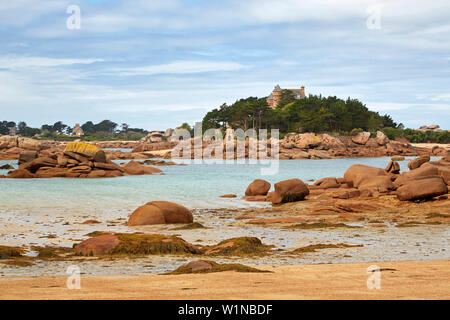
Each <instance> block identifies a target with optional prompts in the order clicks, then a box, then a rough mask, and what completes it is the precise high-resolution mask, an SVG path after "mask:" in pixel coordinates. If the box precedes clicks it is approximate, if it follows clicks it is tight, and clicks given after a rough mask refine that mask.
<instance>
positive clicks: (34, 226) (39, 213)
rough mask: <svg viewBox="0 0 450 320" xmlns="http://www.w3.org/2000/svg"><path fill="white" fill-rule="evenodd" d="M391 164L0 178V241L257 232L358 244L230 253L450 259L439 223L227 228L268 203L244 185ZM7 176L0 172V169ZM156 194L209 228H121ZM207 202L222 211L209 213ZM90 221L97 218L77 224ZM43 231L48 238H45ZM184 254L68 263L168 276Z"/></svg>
mask: <svg viewBox="0 0 450 320" xmlns="http://www.w3.org/2000/svg"><path fill="white" fill-rule="evenodd" d="M389 160H390V159H389V158H387V157H385V158H352V159H332V160H285V161H280V162H279V166H280V167H279V172H278V173H277V174H276V175H273V176H264V175H261V171H260V169H261V166H262V165H254V164H248V163H247V164H236V163H234V164H230V163H228V164H190V165H187V166H167V167H166V166H163V167H159V168H160V169H162V170H163V171H164V173H165V174H164V175H151V176H129V177H119V178H111V179H64V178H54V179H0V244H3V245H15V246H21V245H25V246H27V247H28V246H30V245H41V246H45V245H48V246H72V245H73V244H74V243H78V242H80V241H82V240H84V239H86V236H85V235H86V234H87V233H89V232H92V231H96V230H108V231H116V232H136V231H142V232H148V233H164V234H178V235H180V236H181V237H182V238H184V239H185V240H187V241H189V242H192V243H194V244H215V243H217V242H219V241H220V240H223V239H227V238H232V237H238V236H255V237H259V238H260V239H262V241H263V242H265V243H267V244H273V245H275V246H276V247H277V248H279V249H291V248H295V247H299V246H303V245H308V244H313V243H341V242H344V243H352V244H364V247H362V248H349V249H345V250H341V249H328V250H321V251H320V252H318V253H311V254H305V255H301V256H296V257H295V256H294V257H292V256H288V255H284V256H283V255H281V256H280V255H275V256H268V257H264V258H247V259H237V261H239V262H240V263H245V264H248V265H279V264H301V263H338V262H357V261H359V262H362V261H367V262H370V261H390V260H391V261H393V260H433V259H449V258H450V255H449V251H448V248H449V247H450V243H449V236H448V234H449V230H448V227H447V226H446V225H442V226H419V227H411V228H396V227H394V226H392V225H389V224H386V226H385V227H380V228H367V227H364V228H359V229H332V230H283V229H276V228H275V229H274V228H265V227H257V226H251V225H245V226H236V225H230V222H233V221H234V219H233V217H234V216H236V215H238V214H239V212H238V211H239V210H237V211H236V210H235V209H236V208H245V207H250V206H252V207H263V206H267V205H268V204H267V203H255V202H246V201H243V200H240V199H239V198H240V197H241V196H243V195H244V192H245V188H246V187H247V185H248V184H249V183H250V182H251V181H253V180H254V179H256V178H262V179H265V180H268V181H269V182H271V183H272V184H273V183H275V182H277V181H280V180H284V179H290V178H300V179H302V180H304V181H307V180H310V179H314V180H317V179H320V178H323V177H329V176H334V177H341V176H343V174H344V172H345V170H347V168H348V167H349V166H351V165H352V164H355V163H360V164H366V165H371V166H377V167H380V168H384V167H386V165H387V164H388V162H389ZM6 163H10V164H13V165H15V164H16V161H0V165H3V164H6ZM400 165H401V168H402V170H406V167H407V161H402V162H400ZM264 166H265V167H267V165H264ZM6 172H7V171H4V170H3V171H0V174H5V173H6ZM228 193H235V194H237V195H238V198H235V199H222V198H219V196H220V195H223V194H228ZM154 200H167V201H173V202H176V203H180V204H183V205H185V206H187V207H189V208H191V209H194V216H195V220H196V221H198V222H200V223H202V224H203V225H205V226H207V227H210V228H211V229H201V230H186V231H173V230H171V229H172V228H173V226H146V227H127V226H125V224H124V223H125V221H126V218H127V216H128V215H129V214H130V213H131V212H132V211H133V210H134V209H135V208H137V207H138V206H140V205H142V204H144V203H146V202H149V201H154ZM214 208H228V209H226V210H225V211H220V213H217V211H216V212H215V211H214V210H213V209H214ZM227 210H230V211H229V212H227ZM88 219H95V220H98V221H100V222H101V223H100V224H98V225H83V224H81V223H82V222H83V221H85V220H88ZM48 235H52V236H55V237H54V238H53V237H52V238H48V237H47V236H48ZM199 240H201V242H199ZM29 254H30V255H33V254H34V253H33V252H30V253H29ZM192 259H194V258H186V257H176V256H174V257H170V256H163V257H155V256H150V257H148V258H143V259H132V260H130V259H125V260H124V259H121V260H120V259H119V260H111V261H110V260H108V261H83V262H76V264H78V265H80V267H81V269H82V272H84V273H93V274H122V273H141V272H166V271H169V270H173V269H175V268H176V267H177V266H179V265H180V264H183V263H186V262H187V261H190V260H192ZM214 260H215V261H218V262H220V261H222V260H221V259H214ZM231 260H233V259H231ZM223 261H225V260H223ZM226 261H228V262H229V261H230V259H227V260H226ZM71 264H74V262H73V261H65V262H45V261H41V262H39V263H37V264H35V265H34V266H32V267H12V266H8V267H7V266H4V265H2V264H0V268H1V270H0V274H1V275H25V274H27V275H31V274H32V275H42V274H64V273H65V270H66V268H67V266H68V265H71Z"/></svg>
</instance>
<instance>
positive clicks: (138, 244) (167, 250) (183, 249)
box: [108, 233, 201, 255]
mask: <svg viewBox="0 0 450 320" xmlns="http://www.w3.org/2000/svg"><path fill="white" fill-rule="evenodd" d="M116 235H117V237H118V239H119V241H120V243H119V244H118V245H117V246H116V247H115V248H113V249H111V250H110V251H109V252H108V254H109V255H121V254H125V255H149V254H151V255H153V254H200V253H201V252H200V250H199V249H198V248H197V247H195V246H194V245H192V244H190V243H188V242H186V241H184V240H183V239H181V238H179V237H177V236H164V235H158V234H142V233H132V234H127V233H118V234H116Z"/></svg>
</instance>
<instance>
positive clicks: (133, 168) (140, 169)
mask: <svg viewBox="0 0 450 320" xmlns="http://www.w3.org/2000/svg"><path fill="white" fill-rule="evenodd" d="M123 169H124V170H125V172H126V173H127V174H129V175H145V174H156V173H161V172H162V171H161V170H160V169H158V168H153V167H150V166H146V165H141V164H139V163H137V162H136V161H133V160H131V161H130V162H128V163H126V164H125V165H124V166H123Z"/></svg>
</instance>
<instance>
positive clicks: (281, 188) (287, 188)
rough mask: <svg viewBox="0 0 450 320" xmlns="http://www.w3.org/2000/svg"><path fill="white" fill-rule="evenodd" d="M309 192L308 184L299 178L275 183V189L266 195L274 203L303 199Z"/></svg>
mask: <svg viewBox="0 0 450 320" xmlns="http://www.w3.org/2000/svg"><path fill="white" fill-rule="evenodd" d="M308 194H309V188H308V186H307V185H306V184H305V183H304V182H303V181H302V180H300V179H290V180H283V181H280V182H278V183H276V184H275V191H273V192H271V193H269V194H268V196H267V200H269V201H271V202H272V203H274V204H278V203H286V202H295V201H300V200H303V199H304V198H305V197H306V196H307V195H308Z"/></svg>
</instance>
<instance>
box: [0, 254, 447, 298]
mask: <svg viewBox="0 0 450 320" xmlns="http://www.w3.org/2000/svg"><path fill="white" fill-rule="evenodd" d="M370 266H377V267H379V268H380V269H381V276H380V279H381V282H380V289H378V290H377V289H372V290H369V289H368V288H367V279H368V277H369V276H370V274H369V273H367V268H368V267H370ZM259 268H260V269H264V270H269V271H273V273H236V272H221V273H210V274H190V275H143V274H135V275H112V276H98V275H95V276H81V289H79V290H69V289H67V287H66V280H67V277H66V276H46V277H2V278H1V279H0V299H174V300H181V299H195V300H197V299H199V300H201V299H208V300H214V299H257V300H259V299H271V300H280V299H450V261H448V260H447V261H427V262H409V261H408V262H377V263H351V264H321V265H296V266H266V267H259Z"/></svg>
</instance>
